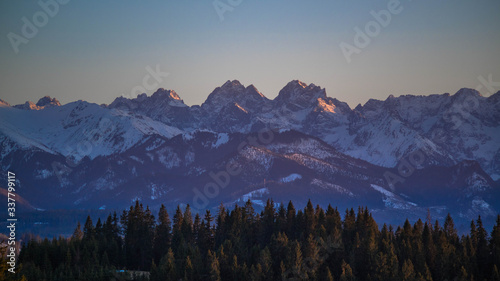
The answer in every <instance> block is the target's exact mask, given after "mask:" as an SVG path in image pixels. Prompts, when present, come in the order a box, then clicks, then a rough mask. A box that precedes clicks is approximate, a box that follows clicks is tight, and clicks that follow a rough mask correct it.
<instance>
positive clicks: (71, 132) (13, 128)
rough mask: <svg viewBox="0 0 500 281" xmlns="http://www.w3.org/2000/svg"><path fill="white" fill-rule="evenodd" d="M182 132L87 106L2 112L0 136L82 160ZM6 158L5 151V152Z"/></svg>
mask: <svg viewBox="0 0 500 281" xmlns="http://www.w3.org/2000/svg"><path fill="white" fill-rule="evenodd" d="M180 133H182V131H181V130H179V129H177V128H173V127H170V126H167V125H165V124H163V123H160V122H158V121H153V120H151V119H150V118H148V117H144V116H133V115H130V114H129V113H127V112H123V111H120V110H114V109H107V108H103V107H101V106H99V105H97V104H91V103H87V102H82V101H78V102H73V103H70V104H67V105H64V106H59V107H50V108H45V109H43V110H37V111H34V110H30V111H27V110H20V109H16V108H12V107H1V108H0V134H1V135H2V138H3V141H7V139H9V140H11V141H14V142H15V143H16V144H17V145H19V147H22V148H24V149H27V148H30V147H36V148H39V149H42V150H45V151H47V152H51V153H60V154H62V155H64V156H71V157H73V158H74V159H75V160H80V159H82V158H83V157H85V156H88V157H90V158H95V157H97V156H100V155H110V154H113V153H117V152H122V151H125V150H126V149H128V148H130V147H132V146H133V145H134V144H136V143H137V142H138V141H140V140H141V139H143V138H144V136H146V135H152V134H157V135H161V136H164V137H167V138H170V137H172V136H175V135H177V134H180ZM2 154H6V151H2Z"/></svg>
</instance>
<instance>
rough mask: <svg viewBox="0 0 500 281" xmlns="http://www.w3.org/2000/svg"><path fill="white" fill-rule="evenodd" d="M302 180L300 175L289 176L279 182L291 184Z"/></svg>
mask: <svg viewBox="0 0 500 281" xmlns="http://www.w3.org/2000/svg"><path fill="white" fill-rule="evenodd" d="M301 178H302V175H300V174H290V175H288V176H287V177H284V178H282V179H281V180H280V182H283V183H287V182H292V181H296V180H299V179H301Z"/></svg>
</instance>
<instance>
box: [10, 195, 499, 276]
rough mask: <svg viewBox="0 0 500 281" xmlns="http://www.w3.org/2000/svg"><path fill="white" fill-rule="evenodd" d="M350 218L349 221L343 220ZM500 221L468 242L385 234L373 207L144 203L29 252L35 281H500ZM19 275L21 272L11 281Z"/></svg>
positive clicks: (444, 234)
mask: <svg viewBox="0 0 500 281" xmlns="http://www.w3.org/2000/svg"><path fill="white" fill-rule="evenodd" d="M342 217H343V219H342ZM499 226H500V215H499V216H498V218H497V221H496V224H495V226H494V227H493V230H492V231H491V232H490V233H488V232H487V230H486V229H484V227H483V224H482V221H481V217H478V219H477V220H476V221H472V222H471V225H470V233H468V234H467V235H462V236H459V235H458V234H457V230H456V228H455V226H454V223H453V219H452V218H451V216H449V215H448V216H447V218H446V220H445V222H444V225H443V226H441V225H440V224H439V223H438V222H437V221H436V222H435V223H432V222H431V221H430V218H427V220H426V222H423V221H422V220H418V221H417V222H416V223H415V224H413V225H411V224H410V222H409V221H408V220H406V221H405V222H404V224H403V225H402V226H400V227H397V229H394V228H393V227H391V226H387V225H385V224H384V225H383V227H381V228H379V227H378V226H377V224H376V223H375V221H374V219H373V218H372V215H371V214H370V212H369V211H368V209H367V208H362V207H360V208H358V210H357V212H355V211H354V210H353V209H350V210H346V211H345V213H344V215H343V216H341V213H340V212H339V211H338V210H337V209H336V208H333V207H332V206H328V208H327V209H326V210H324V209H322V208H321V207H320V206H316V207H314V205H313V204H312V203H311V202H310V201H309V202H308V204H307V206H306V207H305V208H304V209H303V210H296V209H295V207H294V206H293V203H292V202H289V203H288V206H286V207H285V206H284V205H279V206H278V207H276V205H275V204H274V202H273V201H272V200H268V201H267V204H266V206H265V208H264V210H263V211H262V212H260V213H256V212H255V211H254V208H253V206H252V203H251V202H250V201H248V202H247V203H246V204H245V205H244V206H241V207H240V206H235V207H234V209H232V210H228V209H226V208H225V207H224V206H223V205H221V206H220V207H219V209H218V212H217V214H212V213H211V212H210V211H209V210H207V211H206V212H205V213H204V214H196V215H194V216H193V214H192V213H191V209H190V207H189V206H187V207H186V208H185V210H184V211H183V210H182V209H181V208H180V207H177V209H176V211H175V212H174V213H172V214H169V213H168V212H167V210H166V208H165V207H164V206H162V207H161V209H160V211H159V213H158V214H157V216H156V217H155V216H154V215H153V214H152V212H151V211H150V210H149V208H148V207H146V208H144V206H142V205H141V204H140V203H139V202H136V203H135V205H134V206H131V207H130V209H128V210H125V211H123V213H122V214H121V215H120V216H118V215H117V214H116V213H114V214H111V215H109V216H108V218H107V219H106V220H105V221H101V220H100V219H99V220H97V222H95V223H94V222H93V221H92V219H91V217H90V216H89V217H88V218H87V220H86V222H85V223H84V224H83V225H80V224H78V226H77V227H76V228H75V231H74V234H73V235H72V237H71V238H69V239H66V238H62V237H61V238H59V239H52V240H48V239H45V240H41V241H35V240H32V241H29V242H27V243H24V245H23V248H22V250H21V253H20V257H19V263H20V265H21V270H20V272H19V273H18V274H17V275H18V276H16V277H15V278H17V279H19V278H21V276H24V277H26V279H27V280H110V279H112V278H115V279H116V280H131V279H132V277H130V276H132V275H133V276H134V277H133V279H134V280H240V281H244V280H384V281H390V280H500V275H499V272H498V271H499V267H500V227H499ZM11 277H14V276H11Z"/></svg>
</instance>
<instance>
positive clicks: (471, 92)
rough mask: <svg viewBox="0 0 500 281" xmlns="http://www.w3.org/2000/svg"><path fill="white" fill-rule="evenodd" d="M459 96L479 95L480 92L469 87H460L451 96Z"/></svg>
mask: <svg viewBox="0 0 500 281" xmlns="http://www.w3.org/2000/svg"><path fill="white" fill-rule="evenodd" d="M460 96H477V97H481V93H479V92H478V91H477V90H475V89H470V88H462V89H460V90H458V92H456V93H455V94H454V95H453V97H460Z"/></svg>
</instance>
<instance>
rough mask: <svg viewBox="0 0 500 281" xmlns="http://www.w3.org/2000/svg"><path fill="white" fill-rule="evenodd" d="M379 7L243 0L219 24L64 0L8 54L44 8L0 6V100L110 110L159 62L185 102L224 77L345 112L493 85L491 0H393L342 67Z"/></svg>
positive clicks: (149, 8) (496, 47)
mask: <svg viewBox="0 0 500 281" xmlns="http://www.w3.org/2000/svg"><path fill="white" fill-rule="evenodd" d="M42 1H47V0H42ZM221 2H223V3H227V0H221ZM388 2H389V1H373V0H371V1H369V0H365V1H333V0H329V1H326V0H318V1H304V0H286V1H285V0H273V1H257V0H243V1H242V3H241V4H240V5H238V6H236V7H234V9H233V11H231V12H226V13H224V20H222V21H221V20H220V19H219V16H218V14H217V12H216V10H215V8H214V6H213V0H173V1H137V0H134V1H124V0H120V1H118V0H115V1H75V0H73V1H70V2H69V3H68V4H65V5H61V6H60V9H59V12H58V13H57V14H56V15H55V16H54V17H51V18H49V21H48V23H47V24H46V25H45V26H42V27H41V28H39V30H38V33H37V34H36V35H35V36H34V37H33V38H32V39H29V42H28V43H27V44H21V45H20V46H19V53H17V54H16V53H15V52H14V51H13V48H12V46H11V43H10V41H9V39H8V37H7V35H8V34H9V32H13V33H16V34H18V35H22V33H21V28H22V26H23V22H22V20H21V19H22V18H23V17H26V18H28V19H29V20H30V21H32V18H33V15H34V14H35V13H37V12H38V11H41V10H42V9H41V7H40V6H39V4H37V2H36V1H13V0H12V1H1V2H0V13H1V16H0V34H1V40H0V98H2V99H4V100H6V101H7V102H9V103H11V104H19V103H24V102H25V101H26V100H32V101H34V102H36V101H37V100H38V99H39V98H40V97H42V96H45V95H50V96H52V97H56V98H57V99H59V100H60V101H61V103H63V104H64V103H68V102H71V101H75V100H80V99H82V100H87V101H90V102H95V103H99V104H100V103H110V102H112V101H113V100H114V99H115V98H116V97H118V96H121V95H124V96H135V95H134V94H132V93H131V90H132V89H133V88H134V87H136V86H140V85H142V80H143V77H145V76H146V75H147V74H148V72H147V71H146V69H145V68H146V67H147V66H151V67H152V68H155V67H156V65H157V64H158V65H159V66H160V69H161V70H162V71H164V72H168V73H169V76H168V77H166V78H165V79H163V81H162V82H161V83H160V84H159V87H163V88H167V89H173V90H175V91H176V92H177V93H178V94H179V95H180V97H181V98H182V99H183V100H184V102H185V103H187V104H188V105H193V104H201V103H202V102H203V101H204V100H205V99H206V97H207V96H208V94H209V93H210V92H211V91H212V90H213V89H214V88H215V87H217V86H220V85H222V84H223V83H224V82H225V81H226V80H232V79H238V80H239V81H240V82H241V83H243V84H244V85H250V84H254V85H255V86H256V87H257V88H258V89H259V90H260V91H261V92H262V93H263V94H264V95H266V96H267V97H268V98H274V97H275V96H277V94H278V92H279V90H280V89H281V88H282V87H284V86H285V85H286V83H288V82H289V81H291V80H294V79H299V80H301V81H304V82H306V83H314V84H316V85H319V86H322V87H325V88H326V90H327V94H328V95H329V96H331V97H335V98H337V99H339V100H342V101H345V102H347V103H349V105H350V106H351V107H354V106H356V105H357V104H358V103H362V104H364V103H365V102H366V101H367V100H368V99H369V98H376V99H386V98H387V96H388V95H390V94H393V95H396V96H399V95H403V94H436V93H439V94H441V93H446V92H449V93H455V92H456V91H457V90H458V89H460V88H462V87H469V88H476V87H477V86H478V85H479V84H480V81H479V79H478V77H479V76H483V77H485V78H486V77H488V75H492V77H493V81H500V35H499V34H500V32H499V31H500V17H499V13H500V1H498V0H488V1H486V0H485V1H472V0H470V1H466V0H459V1H457V0H454V1H452V0H446V1H432V2H431V1H408V0H401V6H402V7H403V10H402V11H401V13H399V14H397V15H393V16H392V19H391V22H390V24H389V25H388V26H387V27H385V28H382V29H381V32H380V34H379V35H378V36H376V37H374V38H373V39H372V41H371V43H370V44H369V45H368V46H367V47H366V48H363V49H362V52H361V53H360V54H355V55H353V56H352V61H351V63H347V61H346V59H345V57H344V56H343V54H342V51H341V49H340V47H339V44H340V43H341V42H346V43H349V44H353V39H354V35H355V31H354V28H355V27H360V28H361V29H364V27H365V25H366V24H367V23H368V22H369V21H371V20H373V17H372V15H370V11H372V10H374V11H379V10H382V9H387V3H388ZM496 90H500V89H496ZM152 92H154V91H147V94H148V95H151V94H152ZM482 94H483V95H484V96H488V95H490V94H491V93H489V92H488V91H486V90H483V91H482Z"/></svg>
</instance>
